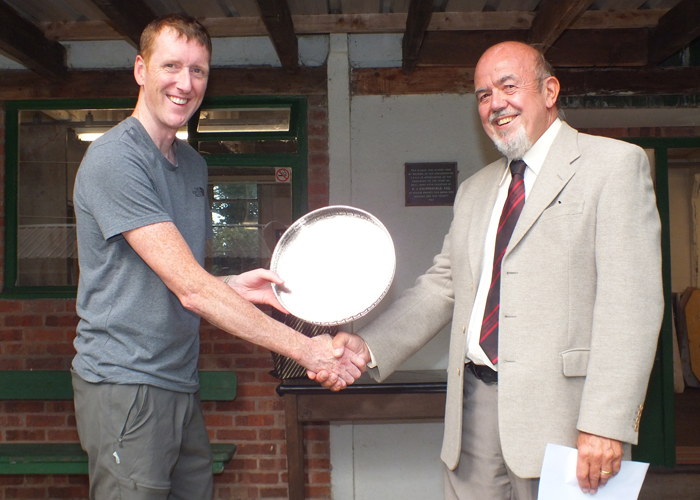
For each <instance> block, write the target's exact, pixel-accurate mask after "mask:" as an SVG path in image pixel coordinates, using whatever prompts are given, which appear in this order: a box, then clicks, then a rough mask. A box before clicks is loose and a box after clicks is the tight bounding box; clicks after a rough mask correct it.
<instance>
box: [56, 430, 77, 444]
mask: <svg viewBox="0 0 700 500" xmlns="http://www.w3.org/2000/svg"><path fill="white" fill-rule="evenodd" d="M48 440H49V441H50V442H60V443H77V442H78V441H79V440H80V439H79V437H78V430H77V429H49V431H48Z"/></svg>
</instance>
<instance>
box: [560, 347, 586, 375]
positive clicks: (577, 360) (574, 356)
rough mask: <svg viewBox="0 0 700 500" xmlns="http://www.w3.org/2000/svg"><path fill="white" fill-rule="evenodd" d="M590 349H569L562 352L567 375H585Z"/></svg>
mask: <svg viewBox="0 0 700 500" xmlns="http://www.w3.org/2000/svg"><path fill="white" fill-rule="evenodd" d="M590 352H591V351H590V349H569V350H568V351H563V352H561V353H560V354H561V358H562V368H563V371H564V376H565V377H585V376H586V371H587V370H588V357H589V355H590Z"/></svg>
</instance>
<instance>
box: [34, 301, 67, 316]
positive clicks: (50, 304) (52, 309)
mask: <svg viewBox="0 0 700 500" xmlns="http://www.w3.org/2000/svg"><path fill="white" fill-rule="evenodd" d="M24 308H25V310H26V311H29V312H38V313H56V312H65V311H66V301H65V300H28V301H26V302H25V303H24ZM73 311H74V312H75V309H74V310H73Z"/></svg>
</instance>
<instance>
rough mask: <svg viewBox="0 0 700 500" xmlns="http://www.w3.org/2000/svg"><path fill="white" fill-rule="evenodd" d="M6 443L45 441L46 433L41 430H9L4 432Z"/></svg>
mask: <svg viewBox="0 0 700 500" xmlns="http://www.w3.org/2000/svg"><path fill="white" fill-rule="evenodd" d="M5 440H6V441H46V433H45V432H44V431H43V430H33V431H27V430H11V431H9V430H8V431H5Z"/></svg>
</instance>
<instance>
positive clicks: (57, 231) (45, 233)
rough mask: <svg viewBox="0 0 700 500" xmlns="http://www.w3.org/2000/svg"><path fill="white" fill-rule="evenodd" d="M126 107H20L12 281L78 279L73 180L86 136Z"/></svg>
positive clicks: (108, 125)
mask: <svg viewBox="0 0 700 500" xmlns="http://www.w3.org/2000/svg"><path fill="white" fill-rule="evenodd" d="M130 114H131V110H126V109H108V110H85V109H81V110H76V109H71V110H26V111H20V113H19V152H18V158H19V169H18V200H17V214H18V230H17V281H16V285H17V286H70V285H77V284H78V254H77V245H76V236H75V213H74V211H73V183H74V181H75V174H76V172H77V171H78V167H79V166H80V161H81V160H82V158H83V155H84V154H85V151H87V148H88V146H89V145H90V142H86V141H85V140H81V138H83V139H85V136H83V135H82V134H83V133H85V132H92V133H97V134H100V133H103V132H105V131H106V130H108V129H109V128H111V127H113V126H114V125H116V124H117V123H118V122H120V121H121V120H123V119H124V118H125V117H127V116H128V115H130Z"/></svg>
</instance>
